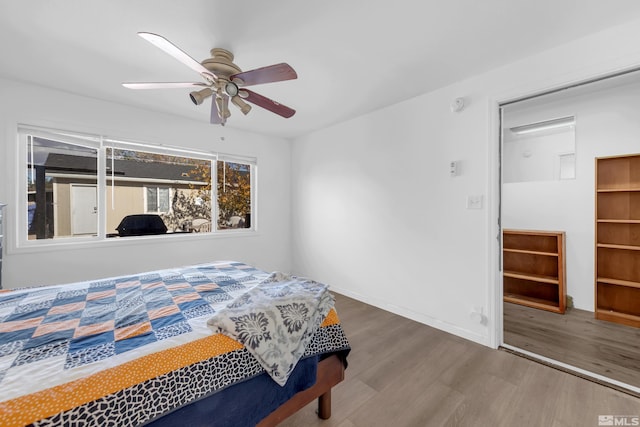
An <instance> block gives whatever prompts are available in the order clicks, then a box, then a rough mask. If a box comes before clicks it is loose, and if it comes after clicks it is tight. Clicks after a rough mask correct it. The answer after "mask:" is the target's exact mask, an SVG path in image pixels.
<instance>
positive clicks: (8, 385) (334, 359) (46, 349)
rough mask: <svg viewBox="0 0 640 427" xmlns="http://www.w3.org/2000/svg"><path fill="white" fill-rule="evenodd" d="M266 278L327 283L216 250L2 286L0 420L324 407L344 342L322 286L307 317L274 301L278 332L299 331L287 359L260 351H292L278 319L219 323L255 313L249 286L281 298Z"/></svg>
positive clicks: (202, 416) (198, 419)
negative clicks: (151, 264)
mask: <svg viewBox="0 0 640 427" xmlns="http://www.w3.org/2000/svg"><path fill="white" fill-rule="evenodd" d="M274 285H277V286H279V287H278V288H277V289H280V290H282V289H286V290H287V294H288V296H287V298H294V299H295V298H298V297H299V295H298V293H296V292H293V293H292V292H291V289H298V287H300V286H302V287H303V290H306V289H311V290H313V291H314V292H315V291H316V290H318V289H320V287H319V286H324V285H322V284H317V283H316V282H313V281H310V280H307V279H300V278H291V277H288V276H285V275H274V274H273V273H272V274H270V273H267V272H264V271H261V270H259V269H256V268H254V267H252V266H250V265H247V264H244V263H240V262H232V261H217V262H212V263H208V264H201V265H195V266H187V267H182V268H176V269H165V270H158V271H151V272H146V273H142V274H137V275H132V276H122V277H113V278H107V279H103V280H92V281H86V282H79V283H71V284H65V285H59V286H46V287H39V288H30V289H23V290H14V291H8V292H3V293H0V426H2V427H4V426H25V425H35V426H73V425H83V426H87V425H96V426H109V425H112V426H124V425H126V426H138V425H148V426H153V427H166V426H174V425H181V426H211V427H216V426H234V427H240V426H255V425H258V426H260V427H267V426H275V425H277V424H278V423H279V422H280V421H282V420H283V419H284V418H286V417H287V416H289V415H291V414H292V413H294V412H295V411H296V410H298V409H299V408H301V407H303V406H305V405H307V404H308V403H310V402H312V401H313V400H315V399H318V405H319V406H318V414H319V416H320V417H321V418H328V417H329V416H330V415H331V388H332V387H333V386H334V385H336V384H337V383H339V382H340V381H342V379H343V378H344V369H345V368H346V358H347V355H348V353H349V351H350V347H349V343H348V340H347V338H346V336H345V334H344V331H343V329H342V326H341V324H340V320H339V318H338V315H337V313H336V311H335V308H334V307H333V305H332V303H333V297H332V296H331V297H330V298H329V299H327V298H328V297H325V295H330V294H328V293H324V291H323V293H322V295H323V297H322V299H323V301H324V302H323V307H324V308H323V309H322V310H320V309H318V310H316V311H317V312H314V310H315V309H310V311H311V312H314V313H315V318H317V319H318V320H317V321H315V323H316V324H315V325H310V326H306V325H303V324H301V323H300V322H299V321H300V316H298V315H299V314H300V312H299V311H295V310H294V312H293V314H292V312H291V307H294V308H297V307H299V306H303V304H298V303H297V302H294V303H291V304H288V305H283V304H280V305H275V306H277V307H278V309H279V310H280V311H281V312H282V307H289V311H286V310H285V311H284V313H285V314H286V315H287V316H288V317H286V316H285V317H283V319H284V320H285V324H284V325H282V324H279V325H276V326H274V328H276V329H277V331H278V333H282V330H288V332H291V331H298V332H297V333H298V334H299V335H301V336H302V337H303V341H302V342H301V343H298V344H296V345H298V346H299V347H300V348H299V350H297V353H296V355H297V356H296V357H297V359H296V360H295V361H294V362H293V363H291V364H290V365H287V364H285V363H280V364H279V365H278V363H273V360H272V359H269V357H272V356H273V357H276V356H278V354H279V353H283V354H285V356H286V357H288V358H290V357H291V354H289V353H293V352H289V351H283V349H282V348H279V347H278V346H280V345H281V344H278V346H276V347H274V342H275V341H276V340H275V339H271V340H270V341H269V340H268V339H267V338H269V339H270V338H273V337H274V336H275V335H274V334H275V330H276V329H274V330H272V331H271V332H268V331H266V330H265V329H262V330H261V331H258V332H259V333H258V334H253V335H251V334H248V333H247V330H251V328H247V329H242V330H241V329H238V327H236V328H235V329H236V330H235V332H234V331H233V330H232V329H233V328H231V329H230V330H225V329H224V325H225V322H229V320H230V319H231V320H233V321H236V325H237V324H238V323H237V322H238V319H244V320H247V319H254V313H253V312H251V310H253V311H256V309H255V307H256V306H257V304H258V303H257V302H256V304H254V301H253V300H255V298H254V296H255V295H257V293H256V292H258V293H259V292H262V293H265V294H266V291H265V289H268V290H269V292H270V293H271V294H273V295H271V294H270V295H269V296H274V297H277V298H276V299H275V300H276V301H281V300H279V299H278V298H280V297H282V295H281V294H282V292H281V294H277V295H276V294H275V293H274V291H273V289H276V288H275V287H273V286H274ZM325 288H326V287H325ZM295 301H297V300H295ZM243 307H244V308H243ZM244 309H248V310H249V314H245V315H239V314H238V313H239V312H238V311H237V310H244ZM233 310H236V311H233ZM268 313H270V312H268ZM304 313H307V312H306V311H305V312H304ZM258 314H263V313H258ZM225 316H226V317H225ZM306 318H313V316H311V315H308V316H305V319H306ZM292 319H293V320H292ZM287 322H288V323H287ZM312 323H313V322H312ZM232 324H233V323H232ZM261 325H262V323H259V322H253V323H251V322H249V326H250V327H260V326H261ZM296 328H297V329H296ZM239 331H240V332H241V333H238V332H239ZM254 332H255V331H254ZM234 333H235V335H234ZM285 333H286V331H285ZM260 334H261V335H260ZM269 334H271V335H269ZM293 335H295V334H293ZM262 338H264V339H262ZM278 339H280V341H279V342H283V341H282V339H281V338H278ZM287 339H288V338H287ZM292 341H293V339H292ZM267 343H268V345H269V347H267ZM243 344H244V345H243ZM282 345H284V344H282ZM260 346H263V347H264V348H265V349H266V352H263V353H260V354H256V351H258V350H259V349H260ZM263 355H266V356H264V357H263ZM274 355H275V356H274ZM278 360H280V359H278ZM286 360H289V359H286ZM265 361H266V362H271V364H265ZM285 371H286V378H284V377H283V376H282V373H283V372H285ZM278 375H280V376H278Z"/></svg>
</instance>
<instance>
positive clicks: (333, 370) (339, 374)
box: [257, 354, 344, 427]
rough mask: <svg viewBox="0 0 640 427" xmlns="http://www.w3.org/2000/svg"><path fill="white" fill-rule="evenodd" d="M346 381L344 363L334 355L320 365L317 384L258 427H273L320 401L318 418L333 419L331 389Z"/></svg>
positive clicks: (274, 412)
mask: <svg viewBox="0 0 640 427" xmlns="http://www.w3.org/2000/svg"><path fill="white" fill-rule="evenodd" d="M343 379H344V363H343V362H342V360H341V359H340V357H338V356H337V355H335V354H334V355H332V356H330V357H328V358H326V359H324V360H322V361H320V362H319V363H318V372H317V375H316V383H315V384H314V385H313V386H311V387H309V388H308V389H306V390H303V391H301V392H299V393H297V394H295V395H294V396H293V397H292V398H291V399H289V400H287V401H286V402H285V403H283V404H282V405H280V407H279V408H278V409H276V410H275V411H273V412H272V413H271V414H269V415H268V416H267V417H266V418H264V419H263V420H262V421H260V423H258V425H257V427H273V426H276V425H278V424H279V423H280V422H282V421H283V420H284V419H285V418H287V417H289V416H291V415H293V414H294V413H295V412H297V411H298V410H300V409H301V408H303V407H305V406H307V405H308V404H309V403H311V402H312V401H313V400H314V399H316V398H317V399H318V417H320V418H321V419H323V420H326V419H328V418H329V417H331V388H332V387H333V386H335V385H336V384H338V383H339V382H341V381H342V380H343Z"/></svg>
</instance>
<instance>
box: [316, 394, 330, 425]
mask: <svg viewBox="0 0 640 427" xmlns="http://www.w3.org/2000/svg"><path fill="white" fill-rule="evenodd" d="M318 417H320V418H321V419H323V420H328V419H329V418H330V417H331V389H329V390H328V391H327V392H326V393H324V394H322V395H320V397H318Z"/></svg>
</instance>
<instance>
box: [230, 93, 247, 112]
mask: <svg viewBox="0 0 640 427" xmlns="http://www.w3.org/2000/svg"><path fill="white" fill-rule="evenodd" d="M231 102H233V104H234V105H235V106H236V107H238V108H239V109H240V111H241V112H242V114H244V115H245V116H246V115H247V114H249V111H251V105H249V104H247V103H246V102H244V101H243V100H242V98H240V97H239V96H233V97H231Z"/></svg>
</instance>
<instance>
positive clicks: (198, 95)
mask: <svg viewBox="0 0 640 427" xmlns="http://www.w3.org/2000/svg"><path fill="white" fill-rule="evenodd" d="M211 94H213V91H212V90H211V89H209V88H208V87H206V88H204V89H202V90H198V91H195V92H191V93H190V94H189V98H191V101H192V102H193V103H194V104H196V105H200V104H202V103H203V102H204V100H205V99H207V98H208V97H210V96H211Z"/></svg>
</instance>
